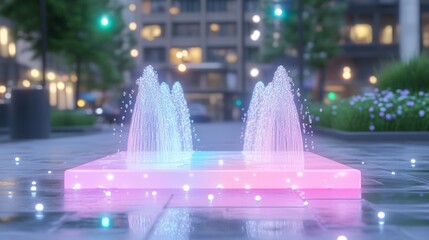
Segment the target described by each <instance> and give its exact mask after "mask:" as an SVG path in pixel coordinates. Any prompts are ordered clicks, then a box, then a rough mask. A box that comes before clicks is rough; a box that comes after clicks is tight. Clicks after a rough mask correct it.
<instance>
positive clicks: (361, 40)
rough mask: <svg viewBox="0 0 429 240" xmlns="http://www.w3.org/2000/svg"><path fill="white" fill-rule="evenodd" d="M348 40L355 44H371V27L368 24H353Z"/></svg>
mask: <svg viewBox="0 0 429 240" xmlns="http://www.w3.org/2000/svg"><path fill="white" fill-rule="evenodd" d="M350 39H351V40H352V42H354V43H357V44H368V43H372V27H371V25H369V24H363V23H361V24H355V25H354V26H353V27H352V28H351V29H350Z"/></svg>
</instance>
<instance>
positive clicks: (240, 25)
mask: <svg viewBox="0 0 429 240" xmlns="http://www.w3.org/2000/svg"><path fill="white" fill-rule="evenodd" d="M128 2H129V5H128V8H129V11H131V12H133V13H134V14H133V15H132V16H133V17H132V20H131V22H130V25H129V28H130V30H132V31H135V32H136V34H137V35H138V39H139V41H138V48H137V49H136V51H135V52H134V55H137V54H138V55H139V56H140V57H138V60H137V62H138V66H143V65H148V64H151V65H153V66H154V67H155V69H157V70H158V73H159V77H160V80H161V81H166V82H174V81H179V82H180V83H181V84H182V85H183V86H184V90H185V92H186V95H187V99H188V102H189V104H190V110H191V112H192V111H193V110H194V109H193V108H194V107H195V109H200V110H199V111H201V112H207V114H208V115H209V117H210V118H211V119H213V120H221V119H227V120H228V119H238V118H239V117H240V108H241V104H242V99H241V95H240V94H241V93H242V92H243V89H246V88H248V87H250V88H251V87H253V82H254V80H256V79H257V75H258V72H257V71H259V70H254V72H252V75H253V76H254V77H253V78H252V77H251V75H250V70H251V69H252V68H254V67H255V66H257V64H258V63H257V60H258V56H259V51H260V45H261V44H260V43H261V42H260V41H259V40H260V39H256V37H255V38H254V39H253V40H252V39H251V38H250V37H249V36H250V35H251V34H252V33H253V31H255V30H256V29H258V26H257V25H258V24H261V22H260V21H261V19H256V21H252V17H253V16H254V15H255V14H257V13H258V12H259V10H260V9H259V8H258V7H259V1H257V0H143V1H128ZM243 20H244V21H243ZM253 20H255V19H253ZM259 35H260V32H259ZM257 38H259V36H257ZM137 51H138V52H137ZM131 54H133V53H131ZM255 69H256V68H255ZM140 73H141V69H138V70H137V71H136V73H135V75H138V74H140ZM134 77H137V76H134ZM242 79H246V81H245V82H243V81H242ZM243 83H244V84H243ZM246 83H248V84H247V85H246Z"/></svg>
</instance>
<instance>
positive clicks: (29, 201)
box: [0, 123, 429, 240]
mask: <svg viewBox="0 0 429 240" xmlns="http://www.w3.org/2000/svg"><path fill="white" fill-rule="evenodd" d="M196 130H197V133H198V138H199V139H200V141H198V142H196V146H197V149H198V150H224V151H225V150H240V148H241V143H240V140H239V139H240V132H241V125H240V124H235V123H230V124H209V125H197V126H196ZM118 141H119V140H118V138H116V137H113V136H112V133H111V132H108V131H107V132H102V133H97V134H92V135H83V136H73V137H64V138H52V139H48V140H35V141H21V142H3V143H0V239H1V240H3V239H5V240H6V239H14V240H18V239H335V240H336V239H341V238H339V236H342V235H343V236H345V237H346V238H342V239H401V240H402V239H427V238H428V236H429V174H428V173H429V143H426V142H401V141H400V139H398V140H397V141H395V142H385V143H383V142H373V141H370V142H345V141H341V140H336V139H332V138H325V137H321V136H319V137H317V138H316V139H315V146H316V148H315V152H317V153H319V154H320V155H323V156H326V157H329V158H331V159H334V160H337V161H339V162H341V163H344V164H347V165H349V166H352V167H354V168H357V169H360V170H361V171H362V174H363V182H362V184H363V199H362V200H318V199H308V200H307V202H308V206H305V204H304V202H303V200H302V199H301V198H299V197H297V196H296V195H294V193H291V191H284V192H278V191H277V192H276V191H265V192H258V193H256V192H255V191H254V190H249V191H243V192H239V191H238V192H228V191H222V190H221V191H217V192H213V194H214V195H215V200H216V199H218V198H219V199H220V198H221V197H225V198H229V201H230V202H231V204H230V206H228V207H219V206H217V205H216V204H215V203H216V201H213V204H210V203H208V201H207V194H208V192H206V191H190V192H189V194H185V193H184V192H183V191H178V192H175V193H171V192H165V191H158V192H157V195H156V196H152V192H150V191H119V190H111V191H110V192H109V193H107V192H106V191H104V192H103V191H102V190H94V191H83V190H79V191H64V190H63V172H64V170H65V169H68V168H71V167H74V166H77V165H80V164H82V163H85V162H88V161H91V160H94V159H96V158H99V157H101V156H104V155H107V154H111V153H114V152H116V151H117V149H118V148H119V149H121V148H122V147H123V142H121V143H119V142H118ZM17 156H18V157H20V160H19V161H15V157H17ZM411 159H415V160H416V163H415V164H414V166H413V164H412V163H411V162H410V160H411ZM17 164H18V165H17ZM49 171H50V172H49ZM393 172H394V174H393ZM32 181H36V185H35V187H36V188H37V190H36V191H31V186H32ZM255 194H260V195H261V196H262V198H263V199H262V201H261V202H260V203H259V204H256V203H255V204H254V205H253V206H252V205H251V204H246V198H248V197H249V196H253V195H255ZM269 198H270V199H277V200H278V202H277V205H276V206H275V207H273V204H265V205H264V199H269ZM283 199H284V200H283ZM37 203H42V204H43V205H44V211H42V212H37V211H36V210H35V205H36V204H37ZM241 203H243V204H241ZM278 203H280V204H278ZM283 203H284V204H283ZM241 205H246V207H242V206H241ZM380 211H382V212H384V213H385V215H386V217H385V218H384V220H383V221H384V224H380V223H379V221H380V220H379V219H378V217H377V214H378V212H380Z"/></svg>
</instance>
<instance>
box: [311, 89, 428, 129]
mask: <svg viewBox="0 0 429 240" xmlns="http://www.w3.org/2000/svg"><path fill="white" fill-rule="evenodd" d="M310 113H311V116H312V119H313V124H314V125H315V126H321V127H329V128H334V129H338V130H344V131H429V93H425V92H422V91H420V92H417V93H410V91H408V90H396V91H394V92H392V91H389V90H382V91H380V90H378V89H375V90H374V92H370V93H366V94H364V95H362V96H354V97H351V98H349V99H342V100H339V101H336V102H334V103H332V104H330V105H313V106H311V107H310Z"/></svg>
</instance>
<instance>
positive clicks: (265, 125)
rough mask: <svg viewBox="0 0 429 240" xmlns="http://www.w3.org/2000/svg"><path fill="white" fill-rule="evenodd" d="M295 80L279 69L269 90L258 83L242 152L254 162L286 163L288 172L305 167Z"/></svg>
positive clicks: (250, 109) (284, 70) (281, 68)
mask: <svg viewBox="0 0 429 240" xmlns="http://www.w3.org/2000/svg"><path fill="white" fill-rule="evenodd" d="M301 132H302V131H301V126H300V121H299V115H298V111H297V109H296V106H295V102H294V96H293V91H292V79H291V78H290V77H289V76H288V74H287V72H286V69H284V68H283V67H282V66H280V67H278V69H277V71H276V72H275V73H274V80H273V81H272V82H270V83H269V84H268V85H267V86H266V87H264V84H263V83H262V82H258V83H256V86H255V89H254V91H253V96H252V100H251V101H250V106H249V111H248V113H247V122H246V131H245V135H244V147H243V152H244V154H245V155H246V157H247V159H248V160H251V161H253V162H261V161H262V162H275V161H279V163H283V165H284V166H286V167H287V168H288V169H295V170H302V169H303V168H304V147H303V141H302V133H301Z"/></svg>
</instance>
